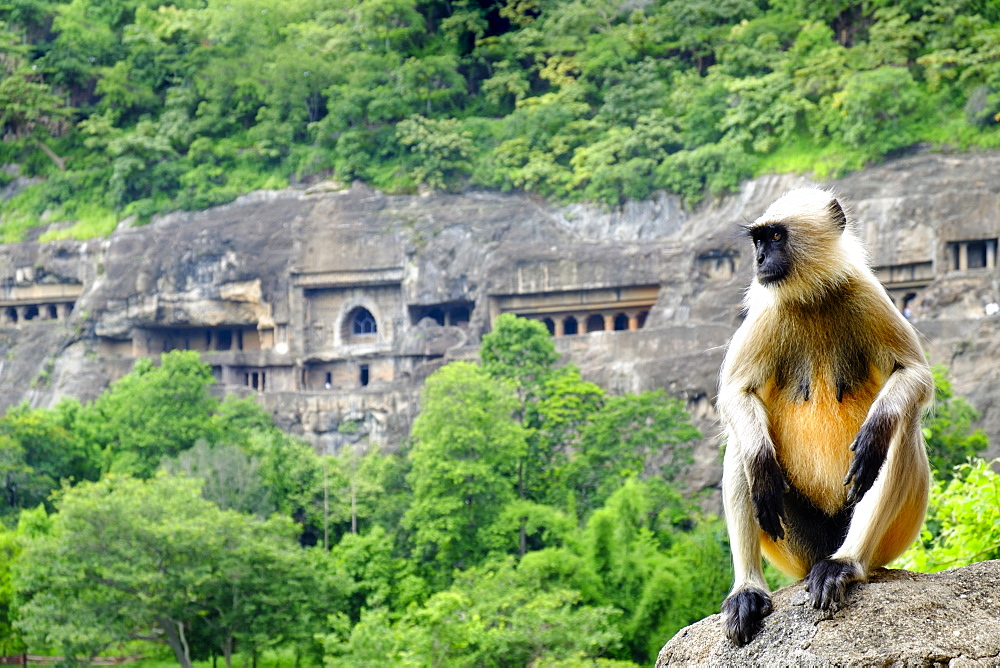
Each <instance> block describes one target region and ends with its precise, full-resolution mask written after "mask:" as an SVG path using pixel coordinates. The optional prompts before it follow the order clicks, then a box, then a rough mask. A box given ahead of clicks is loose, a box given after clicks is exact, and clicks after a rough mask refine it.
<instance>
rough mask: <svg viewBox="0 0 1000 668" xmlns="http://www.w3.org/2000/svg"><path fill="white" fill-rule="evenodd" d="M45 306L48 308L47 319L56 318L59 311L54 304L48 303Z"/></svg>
mask: <svg viewBox="0 0 1000 668" xmlns="http://www.w3.org/2000/svg"><path fill="white" fill-rule="evenodd" d="M47 308H48V310H49V319H50V320H55V319H56V318H58V317H59V311H58V310H57V309H56V305H55V304H49V305H48V306H47Z"/></svg>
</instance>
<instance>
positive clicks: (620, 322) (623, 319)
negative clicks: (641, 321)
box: [615, 313, 628, 332]
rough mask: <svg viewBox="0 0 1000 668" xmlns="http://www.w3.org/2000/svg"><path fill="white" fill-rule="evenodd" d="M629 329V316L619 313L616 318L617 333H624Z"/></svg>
mask: <svg viewBox="0 0 1000 668" xmlns="http://www.w3.org/2000/svg"><path fill="white" fill-rule="evenodd" d="M627 329H628V316H627V315H625V314H624V313H619V314H618V315H616V316H615V331H616V332H624V331H625V330H627Z"/></svg>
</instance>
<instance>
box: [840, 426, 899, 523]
mask: <svg viewBox="0 0 1000 668" xmlns="http://www.w3.org/2000/svg"><path fill="white" fill-rule="evenodd" d="M895 431H896V421H895V420H894V419H893V418H892V417H891V416H890V415H889V414H887V413H884V412H879V413H876V414H874V415H873V416H871V417H870V418H869V419H867V420H865V423H864V424H863V425H861V431H859V432H858V437H857V438H856V439H854V443H852V444H851V450H853V451H854V460H853V461H852V462H851V468H849V469H848V470H847V476H846V477H845V478H844V485H851V489H850V490H849V491H848V492H847V502H848V503H857V502H858V501H860V500H861V497H863V496H864V495H865V494H866V493H867V492H868V490H869V489H871V488H872V485H874V484H875V479H876V478H877V477H878V473H879V471H881V470H882V465H883V464H884V463H885V458H886V455H887V454H888V452H889V443H890V442H891V441H892V435H893V433H894V432H895ZM852 481H853V482H854V484H853V485H852V484H851V482H852Z"/></svg>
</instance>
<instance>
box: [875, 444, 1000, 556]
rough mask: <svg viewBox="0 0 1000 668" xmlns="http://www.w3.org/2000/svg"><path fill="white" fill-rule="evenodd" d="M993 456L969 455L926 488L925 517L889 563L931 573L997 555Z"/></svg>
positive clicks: (999, 483)
mask: <svg viewBox="0 0 1000 668" xmlns="http://www.w3.org/2000/svg"><path fill="white" fill-rule="evenodd" d="M997 464H998V461H997V460H994V461H992V462H987V461H985V460H982V459H975V460H970V461H968V462H966V463H965V464H962V465H960V466H958V467H956V469H955V473H954V475H953V476H952V477H951V478H950V479H948V480H939V481H937V482H935V484H934V486H933V487H932V489H931V496H930V502H929V509H928V511H927V522H926V524H925V526H924V529H923V531H922V532H921V535H920V540H918V541H917V542H916V543H915V544H914V545H912V546H911V547H910V549H909V550H907V551H906V553H905V554H903V556H902V557H900V558H899V559H898V560H897V561H896V562H895V564H894V565H896V566H899V567H900V568H908V569H911V570H916V571H922V572H925V573H933V572H936V571H943V570H945V569H947V568H958V567H959V566H967V565H968V564H971V563H975V562H977V561H984V560H987V559H997V558H1000V475H997V473H996V472H995V471H994V470H993V467H995V466H996V465H997Z"/></svg>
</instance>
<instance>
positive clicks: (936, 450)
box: [923, 365, 989, 481]
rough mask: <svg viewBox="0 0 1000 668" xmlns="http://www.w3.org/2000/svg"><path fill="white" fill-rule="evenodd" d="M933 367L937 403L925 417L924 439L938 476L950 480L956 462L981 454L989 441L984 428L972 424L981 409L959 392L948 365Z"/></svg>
mask: <svg viewBox="0 0 1000 668" xmlns="http://www.w3.org/2000/svg"><path fill="white" fill-rule="evenodd" d="M931 371H932V372H933V374H934V404H933V406H932V408H931V411H930V412H929V413H928V414H927V415H926V416H925V417H924V426H923V429H924V439H925V440H926V442H927V457H928V459H930V462H931V469H932V470H933V471H934V477H935V478H937V479H938V480H942V481H948V480H950V479H951V478H952V477H953V476H954V474H955V467H956V466H958V465H960V464H964V463H965V462H966V461H967V460H968V459H969V458H970V457H975V456H977V455H979V454H980V453H981V452H982V451H983V450H985V449H986V447H987V445H989V443H988V441H987V438H986V433H985V432H984V431H983V430H982V429H975V430H974V429H973V428H972V425H973V424H974V423H975V422H977V421H978V420H979V417H980V415H979V412H978V411H977V410H976V409H975V408H973V407H972V406H971V405H970V404H969V402H968V401H966V400H965V399H964V398H963V397H959V396H955V392H954V390H953V389H952V387H951V381H950V380H949V379H948V369H947V368H946V367H944V366H941V365H935V366H933V367H931Z"/></svg>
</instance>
